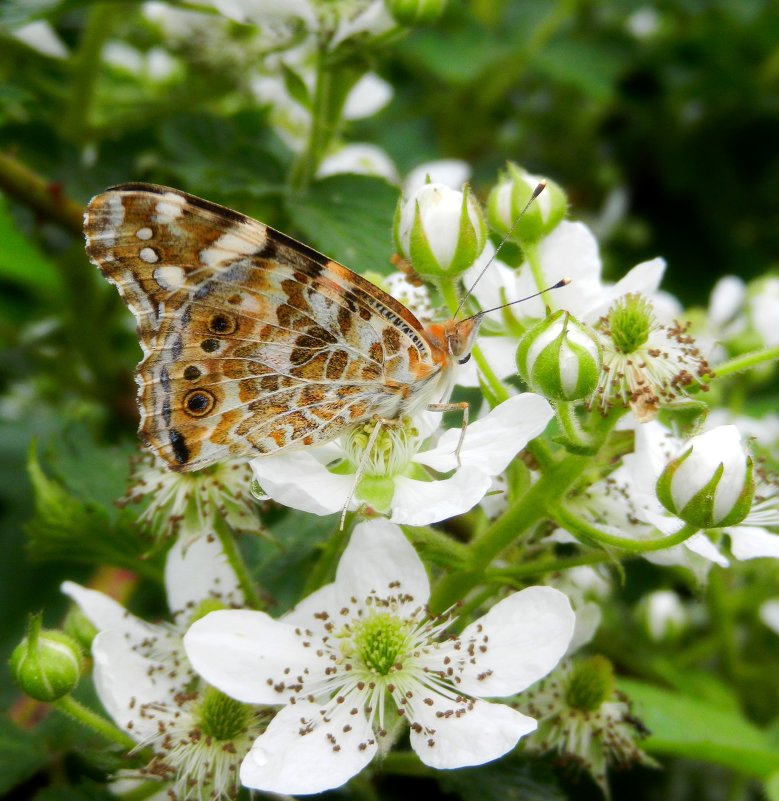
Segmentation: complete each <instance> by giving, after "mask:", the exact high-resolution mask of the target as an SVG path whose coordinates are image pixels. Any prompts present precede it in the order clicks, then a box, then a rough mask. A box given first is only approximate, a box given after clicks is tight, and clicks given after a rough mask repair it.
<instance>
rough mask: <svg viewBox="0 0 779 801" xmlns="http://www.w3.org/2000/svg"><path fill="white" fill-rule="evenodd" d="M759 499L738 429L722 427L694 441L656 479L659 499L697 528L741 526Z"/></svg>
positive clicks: (730, 426)
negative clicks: (756, 498)
mask: <svg viewBox="0 0 779 801" xmlns="http://www.w3.org/2000/svg"><path fill="white" fill-rule="evenodd" d="M754 495H755V479H754V476H753V464H752V459H751V457H750V456H749V455H748V454H747V452H746V451H745V450H744V447H743V445H742V444H741V435H740V433H739V431H738V429H737V428H736V427H735V426H732V425H727V426H717V428H713V429H712V430H711V431H707V432H706V433H705V434H700V435H699V436H697V437H693V438H692V439H691V440H690V442H689V445H688V447H687V449H686V450H685V451H684V453H682V454H681V455H680V456H677V457H676V458H675V459H672V460H671V461H670V462H669V463H668V464H667V465H666V466H665V469H664V470H663V472H662V473H661V474H660V478H659V479H658V481H657V497H658V498H659V499H660V502H661V503H662V504H663V506H665V508H666V509H668V511H669V512H671V513H672V514H674V515H676V516H677V517H679V518H680V519H681V520H683V521H684V522H685V523H688V524H690V525H692V526H696V527H697V528H702V529H706V528H721V527H723V526H733V525H736V524H738V523H740V522H741V521H742V520H743V519H744V518H745V517H746V516H747V514H748V513H749V510H750V508H751V506H752V499H753V498H754Z"/></svg>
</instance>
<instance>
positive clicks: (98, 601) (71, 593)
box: [61, 581, 158, 643]
mask: <svg viewBox="0 0 779 801" xmlns="http://www.w3.org/2000/svg"><path fill="white" fill-rule="evenodd" d="M61 589H62V592H64V593H65V595H67V596H68V597H69V598H72V599H73V600H74V601H75V602H76V603H77V604H78V606H79V608H80V609H81V611H82V612H83V613H84V614H85V615H86V616H87V618H88V619H89V622H90V623H91V624H92V625H93V626H94V627H95V628H96V629H98V631H104V630H105V631H113V632H115V633H118V634H121V635H123V636H125V637H126V638H127V639H128V640H130V641H131V642H134V643H138V642H142V641H143V640H145V639H146V638H147V637H148V636H149V635H150V634H154V635H156V634H157V633H158V631H157V628H156V627H155V626H152V625H150V624H149V623H146V622H144V621H143V620H140V619H139V618H137V617H135V615H131V614H130V613H129V612H128V611H127V610H126V609H125V608H124V607H123V606H122V605H121V604H120V603H118V602H117V601H115V600H114V599H113V598H111V597H110V596H108V595H106V594H105V593H103V592H99V591H98V590H90V589H87V588H86V587H82V586H81V585H80V584H76V583H75V582H74V581H66V582H64V583H63V584H62V587H61Z"/></svg>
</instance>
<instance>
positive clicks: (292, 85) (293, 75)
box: [281, 64, 311, 109]
mask: <svg viewBox="0 0 779 801" xmlns="http://www.w3.org/2000/svg"><path fill="white" fill-rule="evenodd" d="M281 69H282V71H283V74H284V86H285V87H286V89H287V92H289V95H290V97H292V98H293V99H294V100H296V101H297V102H298V103H300V105H301V106H303V108H307V109H310V108H311V96H310V95H309V93H308V87H307V86H306V84H305V82H304V81H303V79H302V78H301V77H300V75H299V74H298V73H297V72H295V70H293V69H292V68H290V67H288V66H287V65H286V64H282V65H281Z"/></svg>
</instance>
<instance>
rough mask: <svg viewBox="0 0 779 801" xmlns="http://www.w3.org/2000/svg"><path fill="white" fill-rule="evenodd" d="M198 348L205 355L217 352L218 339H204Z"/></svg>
mask: <svg viewBox="0 0 779 801" xmlns="http://www.w3.org/2000/svg"><path fill="white" fill-rule="evenodd" d="M200 347H201V348H202V349H203V350H204V351H205V352H206V353H213V352H214V351H215V350H219V340H218V339H204V340H203V341H202V342H201V343H200Z"/></svg>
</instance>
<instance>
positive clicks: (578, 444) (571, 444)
mask: <svg viewBox="0 0 779 801" xmlns="http://www.w3.org/2000/svg"><path fill="white" fill-rule="evenodd" d="M577 405H578V403H577V402H576V401H560V402H559V403H557V404H556V405H555V414H556V416H557V422H558V424H559V426H560V430H561V431H562V433H563V434H564V436H565V439H566V440H567V443H565V444H567V446H568V448H569V450H571V451H572V452H573V453H592V449H593V444H594V443H593V440H592V437H591V436H590V434H589V432H588V431H585V430H584V429H583V428H582V425H581V423H580V422H579V418H578V417H577V416H576V408H577Z"/></svg>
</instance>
